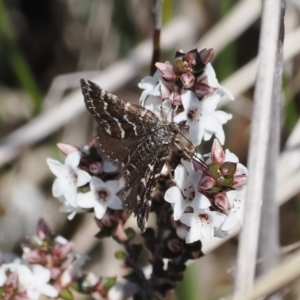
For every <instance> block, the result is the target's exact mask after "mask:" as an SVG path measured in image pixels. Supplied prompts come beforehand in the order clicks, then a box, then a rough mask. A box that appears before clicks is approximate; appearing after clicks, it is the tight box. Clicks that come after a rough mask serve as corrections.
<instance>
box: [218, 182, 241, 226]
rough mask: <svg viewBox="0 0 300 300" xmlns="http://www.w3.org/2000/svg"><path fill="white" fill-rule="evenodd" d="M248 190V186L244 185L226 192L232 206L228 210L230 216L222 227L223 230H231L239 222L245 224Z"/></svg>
mask: <svg viewBox="0 0 300 300" xmlns="http://www.w3.org/2000/svg"><path fill="white" fill-rule="evenodd" d="M246 190H247V188H246V186H244V187H243V188H242V189H240V190H235V191H229V192H227V193H226V196H227V198H228V200H229V203H230V206H231V207H230V209H229V211H228V212H227V214H228V216H227V218H226V220H225V221H224V223H223V225H222V227H221V229H222V230H223V231H227V230H231V229H232V228H233V227H234V226H235V225H236V224H237V223H238V222H239V223H240V224H243V219H244V210H245V200H246Z"/></svg>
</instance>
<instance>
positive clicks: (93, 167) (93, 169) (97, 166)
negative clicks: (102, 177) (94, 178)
mask: <svg viewBox="0 0 300 300" xmlns="http://www.w3.org/2000/svg"><path fill="white" fill-rule="evenodd" d="M89 171H90V173H92V174H94V175H99V174H101V173H102V172H103V166H102V163H101V162H95V163H92V164H90V165H89Z"/></svg>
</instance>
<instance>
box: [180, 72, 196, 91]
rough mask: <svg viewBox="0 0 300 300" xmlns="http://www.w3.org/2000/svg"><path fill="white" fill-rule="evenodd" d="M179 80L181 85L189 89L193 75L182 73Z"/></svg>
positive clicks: (193, 78)
mask: <svg viewBox="0 0 300 300" xmlns="http://www.w3.org/2000/svg"><path fill="white" fill-rule="evenodd" d="M180 80H181V82H182V85H183V87H184V88H186V89H189V88H191V87H192V86H193V84H194V82H195V76H194V75H193V74H192V73H189V72H187V73H183V74H182V75H181V76H180Z"/></svg>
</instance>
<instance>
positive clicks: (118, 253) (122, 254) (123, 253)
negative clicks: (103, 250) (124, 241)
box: [115, 250, 127, 260]
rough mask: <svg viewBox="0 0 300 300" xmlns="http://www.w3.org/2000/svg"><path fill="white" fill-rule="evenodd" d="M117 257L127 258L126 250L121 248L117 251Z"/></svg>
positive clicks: (120, 258)
mask: <svg viewBox="0 0 300 300" xmlns="http://www.w3.org/2000/svg"><path fill="white" fill-rule="evenodd" d="M115 258H116V259H119V260H125V259H126V258H127V254H126V252H124V251H122V250H120V251H117V252H116V253H115Z"/></svg>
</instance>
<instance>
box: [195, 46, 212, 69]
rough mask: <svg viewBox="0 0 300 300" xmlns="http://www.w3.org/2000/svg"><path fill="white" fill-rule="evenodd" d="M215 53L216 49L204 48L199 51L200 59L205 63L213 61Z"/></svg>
mask: <svg viewBox="0 0 300 300" xmlns="http://www.w3.org/2000/svg"><path fill="white" fill-rule="evenodd" d="M214 54H215V50H214V49H213V48H209V49H206V48H204V49H202V50H201V51H199V55H200V59H201V61H202V62H203V63H204V64H205V65H206V64H208V63H209V62H211V60H212V59H213V57H214Z"/></svg>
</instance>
